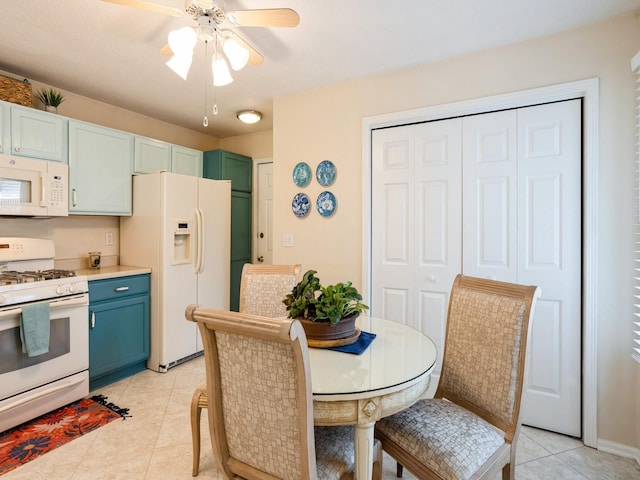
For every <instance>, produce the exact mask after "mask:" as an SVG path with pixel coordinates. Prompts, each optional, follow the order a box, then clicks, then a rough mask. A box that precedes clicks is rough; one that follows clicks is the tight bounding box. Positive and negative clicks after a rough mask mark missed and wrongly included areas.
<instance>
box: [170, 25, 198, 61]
mask: <svg viewBox="0 0 640 480" xmlns="http://www.w3.org/2000/svg"><path fill="white" fill-rule="evenodd" d="M197 41H198V34H197V33H196V32H195V30H194V29H193V28H191V27H182V28H179V29H178V30H171V31H170V32H169V38H168V42H169V48H171V51H172V52H173V53H174V55H176V56H178V55H179V56H186V55H193V48H194V47H195V46H196V42H197Z"/></svg>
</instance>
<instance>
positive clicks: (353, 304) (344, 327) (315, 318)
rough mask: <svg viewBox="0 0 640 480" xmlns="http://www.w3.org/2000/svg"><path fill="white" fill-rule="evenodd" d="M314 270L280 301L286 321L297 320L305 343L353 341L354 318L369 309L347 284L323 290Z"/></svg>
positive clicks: (329, 286)
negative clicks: (306, 340) (339, 340)
mask: <svg viewBox="0 0 640 480" xmlns="http://www.w3.org/2000/svg"><path fill="white" fill-rule="evenodd" d="M316 273H318V272H316V271H315V270H309V271H307V272H306V273H305V274H304V275H303V276H302V280H300V282H298V284H297V285H295V286H294V287H293V289H292V290H291V293H289V294H288V295H287V296H286V297H285V299H284V300H283V301H282V302H283V303H284V304H285V305H286V307H287V311H288V312H289V313H288V316H289V318H296V319H298V320H300V322H301V323H302V326H303V328H304V329H305V333H306V335H307V339H311V340H336V339H342V338H350V337H353V336H354V334H355V331H356V327H355V321H356V318H357V317H358V315H360V314H361V313H364V312H365V311H367V310H368V309H369V307H368V306H367V305H365V304H364V303H362V295H361V294H360V292H358V289H357V288H355V287H354V286H353V285H352V283H351V282H346V283H337V284H335V285H328V286H326V287H323V286H322V285H321V283H320V279H319V278H318V277H316V276H315V274H316Z"/></svg>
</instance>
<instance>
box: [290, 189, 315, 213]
mask: <svg viewBox="0 0 640 480" xmlns="http://www.w3.org/2000/svg"><path fill="white" fill-rule="evenodd" d="M291 210H293V214H294V215H295V216H296V217H306V216H307V215H308V214H309V210H311V202H310V201H309V197H308V196H307V195H306V194H305V193H298V194H296V196H295V197H293V200H292V201H291Z"/></svg>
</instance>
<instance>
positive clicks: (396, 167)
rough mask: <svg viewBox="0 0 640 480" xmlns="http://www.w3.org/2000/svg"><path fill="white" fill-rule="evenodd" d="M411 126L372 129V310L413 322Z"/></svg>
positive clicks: (412, 143)
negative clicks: (373, 219) (373, 130)
mask: <svg viewBox="0 0 640 480" xmlns="http://www.w3.org/2000/svg"><path fill="white" fill-rule="evenodd" d="M413 133H414V132H413V129H412V128H408V129H407V128H403V127H395V128H389V129H384V130H377V131H375V132H373V158H372V161H373V170H372V174H373V175H372V181H373V185H372V212H373V215H374V218H375V219H376V220H375V221H374V222H373V225H372V230H373V231H372V244H371V252H372V257H373V258H372V279H373V281H372V285H371V299H370V301H369V307H370V312H371V314H372V315H375V316H380V317H384V318H388V319H390V320H395V321H397V322H400V323H405V324H411V325H412V324H413V319H414V317H415V315H414V308H413V305H414V302H415V300H411V299H413V298H415V296H416V289H415V285H414V281H413V278H414V275H413V264H414V258H415V246H414V245H415V242H414V216H415V208H414V201H415V200H414V195H415V193H414V192H415V186H414V183H413V181H412V179H413V172H414V161H413V156H414V137H413Z"/></svg>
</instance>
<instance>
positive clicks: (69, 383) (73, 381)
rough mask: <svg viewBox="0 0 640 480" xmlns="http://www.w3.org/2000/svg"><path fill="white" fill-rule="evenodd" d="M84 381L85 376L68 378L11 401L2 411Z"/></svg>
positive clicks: (0, 410)
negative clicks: (53, 385) (59, 383)
mask: <svg viewBox="0 0 640 480" xmlns="http://www.w3.org/2000/svg"><path fill="white" fill-rule="evenodd" d="M83 381H84V377H79V378H74V379H67V381H66V382H64V383H63V384H61V385H56V386H55V387H51V388H48V389H46V390H43V391H40V392H37V393H34V394H32V395H29V396H28V397H24V398H20V399H19V400H16V401H15V402H12V403H9V404H8V405H5V406H3V407H2V408H0V413H4V412H8V411H9V410H13V409H14V408H16V407H19V406H20V405H24V404H25V403H28V402H32V401H33V400H37V399H39V398H42V397H44V396H46V395H51V394H52V393H55V392H57V391H58V390H63V389H65V388H69V387H72V386H74V385H77V384H79V383H82V382H83Z"/></svg>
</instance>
